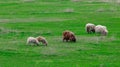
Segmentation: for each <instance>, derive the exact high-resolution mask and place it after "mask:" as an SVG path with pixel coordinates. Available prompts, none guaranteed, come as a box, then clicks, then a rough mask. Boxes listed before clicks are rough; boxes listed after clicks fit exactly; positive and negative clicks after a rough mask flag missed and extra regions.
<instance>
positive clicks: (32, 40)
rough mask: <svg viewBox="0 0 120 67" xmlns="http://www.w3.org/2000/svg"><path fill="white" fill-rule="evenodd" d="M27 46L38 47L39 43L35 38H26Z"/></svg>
mask: <svg viewBox="0 0 120 67" xmlns="http://www.w3.org/2000/svg"><path fill="white" fill-rule="evenodd" d="M27 44H35V45H37V46H38V45H39V41H38V40H37V39H36V38H34V37H28V38H27Z"/></svg>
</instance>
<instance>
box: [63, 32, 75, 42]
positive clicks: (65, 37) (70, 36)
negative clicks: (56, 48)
mask: <svg viewBox="0 0 120 67" xmlns="http://www.w3.org/2000/svg"><path fill="white" fill-rule="evenodd" d="M62 35H63V42H64V40H66V42H68V41H71V42H76V37H75V35H74V33H73V32H71V31H64V32H63V34H62Z"/></svg>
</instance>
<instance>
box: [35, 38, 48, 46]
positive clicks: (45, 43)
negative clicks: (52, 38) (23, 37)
mask: <svg viewBox="0 0 120 67" xmlns="http://www.w3.org/2000/svg"><path fill="white" fill-rule="evenodd" d="M36 39H37V40H38V41H39V42H42V44H44V45H45V46H47V44H48V42H47V40H46V39H45V38H44V37H42V36H38V37H36Z"/></svg>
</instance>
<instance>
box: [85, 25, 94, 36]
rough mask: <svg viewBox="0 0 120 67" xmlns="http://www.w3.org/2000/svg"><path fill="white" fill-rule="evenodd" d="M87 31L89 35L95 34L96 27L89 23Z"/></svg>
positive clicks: (86, 27)
mask: <svg viewBox="0 0 120 67" xmlns="http://www.w3.org/2000/svg"><path fill="white" fill-rule="evenodd" d="M85 29H86V32H87V33H88V34H90V33H92V32H93V33H95V25H94V24H92V23H87V24H86V26H85Z"/></svg>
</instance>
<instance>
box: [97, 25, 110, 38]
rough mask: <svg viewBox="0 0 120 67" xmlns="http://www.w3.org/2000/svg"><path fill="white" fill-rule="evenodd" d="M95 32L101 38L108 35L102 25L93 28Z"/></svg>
mask: <svg viewBox="0 0 120 67" xmlns="http://www.w3.org/2000/svg"><path fill="white" fill-rule="evenodd" d="M95 32H96V33H99V34H101V35H103V36H106V35H107V34H108V30H107V28H106V26H102V25H97V26H96V27H95Z"/></svg>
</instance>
